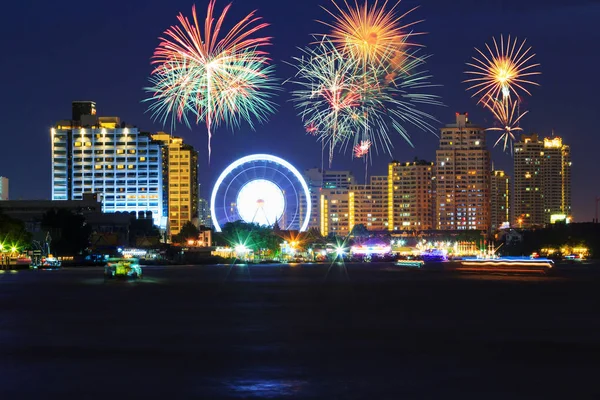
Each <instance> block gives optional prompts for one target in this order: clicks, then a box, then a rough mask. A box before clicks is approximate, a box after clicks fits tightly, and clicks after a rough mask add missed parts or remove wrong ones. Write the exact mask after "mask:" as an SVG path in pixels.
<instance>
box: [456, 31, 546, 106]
mask: <svg viewBox="0 0 600 400" xmlns="http://www.w3.org/2000/svg"><path fill="white" fill-rule="evenodd" d="M493 41H494V45H493V48H492V47H490V46H489V45H488V44H486V45H485V47H486V48H487V51H488V53H489V54H486V53H484V52H483V51H481V50H479V49H475V50H477V52H478V53H479V55H480V56H481V57H482V58H477V57H473V60H474V63H467V65H468V66H470V67H472V68H473V70H471V71H465V73H467V74H469V75H474V77H473V78H470V79H467V80H465V81H464V82H465V83H468V84H470V85H471V86H469V87H468V89H467V90H474V91H475V92H474V93H473V97H476V96H480V100H479V102H485V101H487V99H488V98H494V99H497V98H499V97H500V94H502V98H506V97H510V95H511V94H514V95H516V96H518V95H519V93H518V92H523V93H526V94H529V95H531V93H529V90H527V86H528V85H538V84H537V83H536V82H534V81H533V80H531V79H532V77H533V76H534V75H539V74H540V72H538V71H536V70H535V68H536V67H539V65H540V64H538V63H533V61H532V60H533V57H534V56H535V54H534V53H533V52H532V51H531V47H527V48H526V47H525V42H526V41H525V40H523V42H521V44H519V43H518V40H517V38H514V40H512V41H511V38H510V35H509V36H508V40H507V41H506V42H504V37H503V36H502V35H501V36H500V43H498V42H497V41H496V38H493Z"/></svg>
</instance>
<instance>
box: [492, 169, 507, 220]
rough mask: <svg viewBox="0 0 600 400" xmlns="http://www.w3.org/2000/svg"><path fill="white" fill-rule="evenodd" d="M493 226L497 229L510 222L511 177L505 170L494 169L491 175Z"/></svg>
mask: <svg viewBox="0 0 600 400" xmlns="http://www.w3.org/2000/svg"><path fill="white" fill-rule="evenodd" d="M490 186H491V191H490V197H491V202H492V204H491V221H492V224H491V228H492V231H496V230H498V229H500V227H502V225H504V224H505V223H510V220H511V219H510V178H509V176H508V175H506V174H505V173H504V171H499V170H494V171H492V175H491V185H490Z"/></svg>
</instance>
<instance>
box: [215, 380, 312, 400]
mask: <svg viewBox="0 0 600 400" xmlns="http://www.w3.org/2000/svg"><path fill="white" fill-rule="evenodd" d="M226 385H227V387H228V389H229V390H230V391H231V392H233V393H232V394H234V396H239V397H241V398H244V397H257V398H263V399H264V398H267V399H268V398H271V399H277V398H281V397H282V396H298V395H300V394H301V392H302V390H303V389H304V387H305V386H306V385H307V382H305V381H298V380H290V379H283V380H278V379H239V380H235V381H232V382H226Z"/></svg>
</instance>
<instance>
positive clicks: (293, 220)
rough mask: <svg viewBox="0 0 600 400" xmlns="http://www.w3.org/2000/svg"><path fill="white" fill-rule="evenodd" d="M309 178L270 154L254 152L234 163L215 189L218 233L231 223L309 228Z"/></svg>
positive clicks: (212, 202) (213, 203)
mask: <svg viewBox="0 0 600 400" xmlns="http://www.w3.org/2000/svg"><path fill="white" fill-rule="evenodd" d="M310 204H311V202H310V192H309V190H308V186H307V184H306V181H305V180H304V178H303V177H302V175H301V174H300V172H298V170H297V169H296V168H294V166H293V165H292V164H290V163H289V162H287V161H285V160H283V159H281V158H279V157H275V156H272V155H269V154H253V155H250V156H246V157H243V158H240V159H239V160H236V161H234V162H233V163H231V164H230V165H229V166H228V167H227V168H225V170H224V171H223V172H222V173H221V175H220V176H219V178H218V179H217V182H216V183H215V186H214V188H213V191H212V195H211V199H210V212H211V217H212V221H213V226H214V228H215V230H216V231H217V232H221V227H222V226H223V225H225V224H226V223H227V222H234V221H239V220H242V221H245V222H250V223H257V224H259V225H267V226H272V225H275V224H277V225H278V226H279V227H280V228H281V229H283V230H299V231H305V230H306V229H307V227H308V222H309V219H310V212H311V210H310Z"/></svg>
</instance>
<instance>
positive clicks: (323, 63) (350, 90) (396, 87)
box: [291, 39, 441, 164]
mask: <svg viewBox="0 0 600 400" xmlns="http://www.w3.org/2000/svg"><path fill="white" fill-rule="evenodd" d="M303 52H304V55H303V56H302V57H300V58H295V59H294V60H295V61H296V63H295V64H294V66H295V67H296V68H297V70H298V72H297V74H296V76H295V77H294V79H293V80H291V82H292V83H295V84H297V85H299V86H300V89H298V90H295V91H293V92H292V96H293V101H294V102H295V103H296V107H297V109H298V110H299V114H300V117H301V118H302V119H303V120H304V121H305V126H310V127H311V128H312V129H314V131H315V132H317V131H318V136H319V138H320V140H322V141H324V142H326V143H327V144H328V145H329V161H330V164H331V160H332V157H333V150H334V148H335V147H337V146H338V145H340V146H342V147H343V148H346V147H347V146H348V145H350V144H352V146H355V145H358V144H359V143H360V141H369V142H370V143H371V144H373V145H375V148H376V150H377V149H378V146H380V147H381V148H382V149H384V150H385V151H387V152H388V153H390V154H391V148H392V145H391V139H390V136H389V132H390V130H395V131H397V132H398V133H399V134H400V135H401V136H402V137H403V138H404V139H405V140H407V141H408V142H409V143H410V138H409V135H408V132H407V131H406V129H405V126H406V124H412V125H415V126H417V127H419V128H422V129H424V130H428V131H431V132H434V127H433V126H432V125H431V123H430V121H435V119H434V118H433V117H432V116H431V115H429V114H427V113H425V112H424V111H421V110H419V108H418V105H419V103H427V104H434V105H439V104H441V103H440V102H439V100H438V98H437V96H435V95H431V94H424V93H422V90H423V89H424V88H428V87H430V86H432V85H431V84H429V82H428V79H429V75H427V73H426V71H420V72H416V71H415V72H413V73H411V74H410V75H406V74H404V73H402V72H401V71H398V72H397V73H396V74H395V75H394V77H393V78H390V71H389V69H388V67H386V66H383V65H379V66H371V67H370V68H368V69H365V68H363V67H364V66H363V65H361V63H360V60H358V59H355V58H353V57H347V55H346V54H344V53H343V52H341V51H340V50H339V49H338V48H337V47H336V46H335V44H334V43H333V42H331V41H328V40H325V39H324V40H322V41H321V42H320V43H319V44H318V46H314V47H308V48H306V49H304V50H303ZM389 54H390V53H388V55H386V57H388V58H389V57H390V56H389ZM424 60H425V59H424V58H421V57H416V56H414V57H411V58H410V59H409V61H408V62H407V63H406V64H405V65H404V68H410V69H411V70H416V68H417V67H419V66H420V65H422V64H423V63H424ZM394 72H395V71H394Z"/></svg>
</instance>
